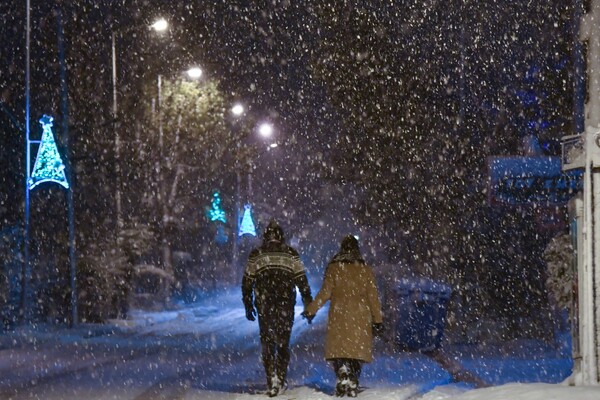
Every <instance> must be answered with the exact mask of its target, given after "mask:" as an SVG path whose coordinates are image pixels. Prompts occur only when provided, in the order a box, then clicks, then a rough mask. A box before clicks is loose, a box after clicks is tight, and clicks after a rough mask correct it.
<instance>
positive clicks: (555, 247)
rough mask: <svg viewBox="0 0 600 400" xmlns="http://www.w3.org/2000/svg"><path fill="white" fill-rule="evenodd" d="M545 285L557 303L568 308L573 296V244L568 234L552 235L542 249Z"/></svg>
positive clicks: (563, 307)
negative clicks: (545, 268) (545, 270)
mask: <svg viewBox="0 0 600 400" xmlns="http://www.w3.org/2000/svg"><path fill="white" fill-rule="evenodd" d="M544 261H545V262H546V265H547V268H548V274H547V278H546V286H547V288H548V291H549V292H550V293H551V295H552V296H553V298H554V300H555V301H556V303H557V305H558V306H559V307H560V308H562V309H569V308H570V306H571V301H572V296H573V266H572V261H573V246H572V245H571V240H570V237H569V235H568V234H562V235H559V236H556V237H554V238H553V239H552V240H551V241H550V243H548V246H547V247H546V249H545V250H544Z"/></svg>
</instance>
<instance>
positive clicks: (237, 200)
mask: <svg viewBox="0 0 600 400" xmlns="http://www.w3.org/2000/svg"><path fill="white" fill-rule="evenodd" d="M235 175H236V191H235V232H234V233H233V257H232V264H233V271H234V276H236V274H237V270H238V262H239V254H238V253H239V248H238V247H239V233H240V207H241V205H240V186H241V185H242V174H241V173H240V170H239V167H238V169H237V171H236V174H235Z"/></svg>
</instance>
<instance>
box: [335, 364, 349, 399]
mask: <svg viewBox="0 0 600 400" xmlns="http://www.w3.org/2000/svg"><path fill="white" fill-rule="evenodd" d="M349 373H350V370H349V369H348V367H347V366H346V365H345V364H344V365H342V366H341V367H339V368H338V370H337V371H336V375H337V382H336V384H335V396H336V397H343V396H344V395H346V393H347V391H348V387H349V385H350V377H349Z"/></svg>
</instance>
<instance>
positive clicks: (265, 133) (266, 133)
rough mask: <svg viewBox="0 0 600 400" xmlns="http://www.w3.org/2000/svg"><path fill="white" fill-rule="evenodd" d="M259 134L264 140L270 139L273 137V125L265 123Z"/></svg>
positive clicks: (259, 129)
mask: <svg viewBox="0 0 600 400" xmlns="http://www.w3.org/2000/svg"><path fill="white" fill-rule="evenodd" d="M258 133H260V135H261V136H262V137H264V138H269V137H271V136H272V135H273V125H271V124H269V123H267V122H265V123H262V124H261V125H260V126H259V127H258Z"/></svg>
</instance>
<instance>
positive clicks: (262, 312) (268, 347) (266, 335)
mask: <svg viewBox="0 0 600 400" xmlns="http://www.w3.org/2000/svg"><path fill="white" fill-rule="evenodd" d="M293 324H294V309H293V306H292V308H291V310H288V309H287V308H286V310H282V309H281V308H279V307H276V306H267V307H264V308H263V309H259V311H258V325H259V328H260V343H261V346H262V360H263V365H264V367H265V373H266V375H267V385H268V387H269V388H271V387H272V384H273V377H274V376H276V377H277V380H278V381H279V384H280V385H281V384H283V382H285V381H286V379H287V369H288V364H289V362H290V336H291V334H292V325H293Z"/></svg>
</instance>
